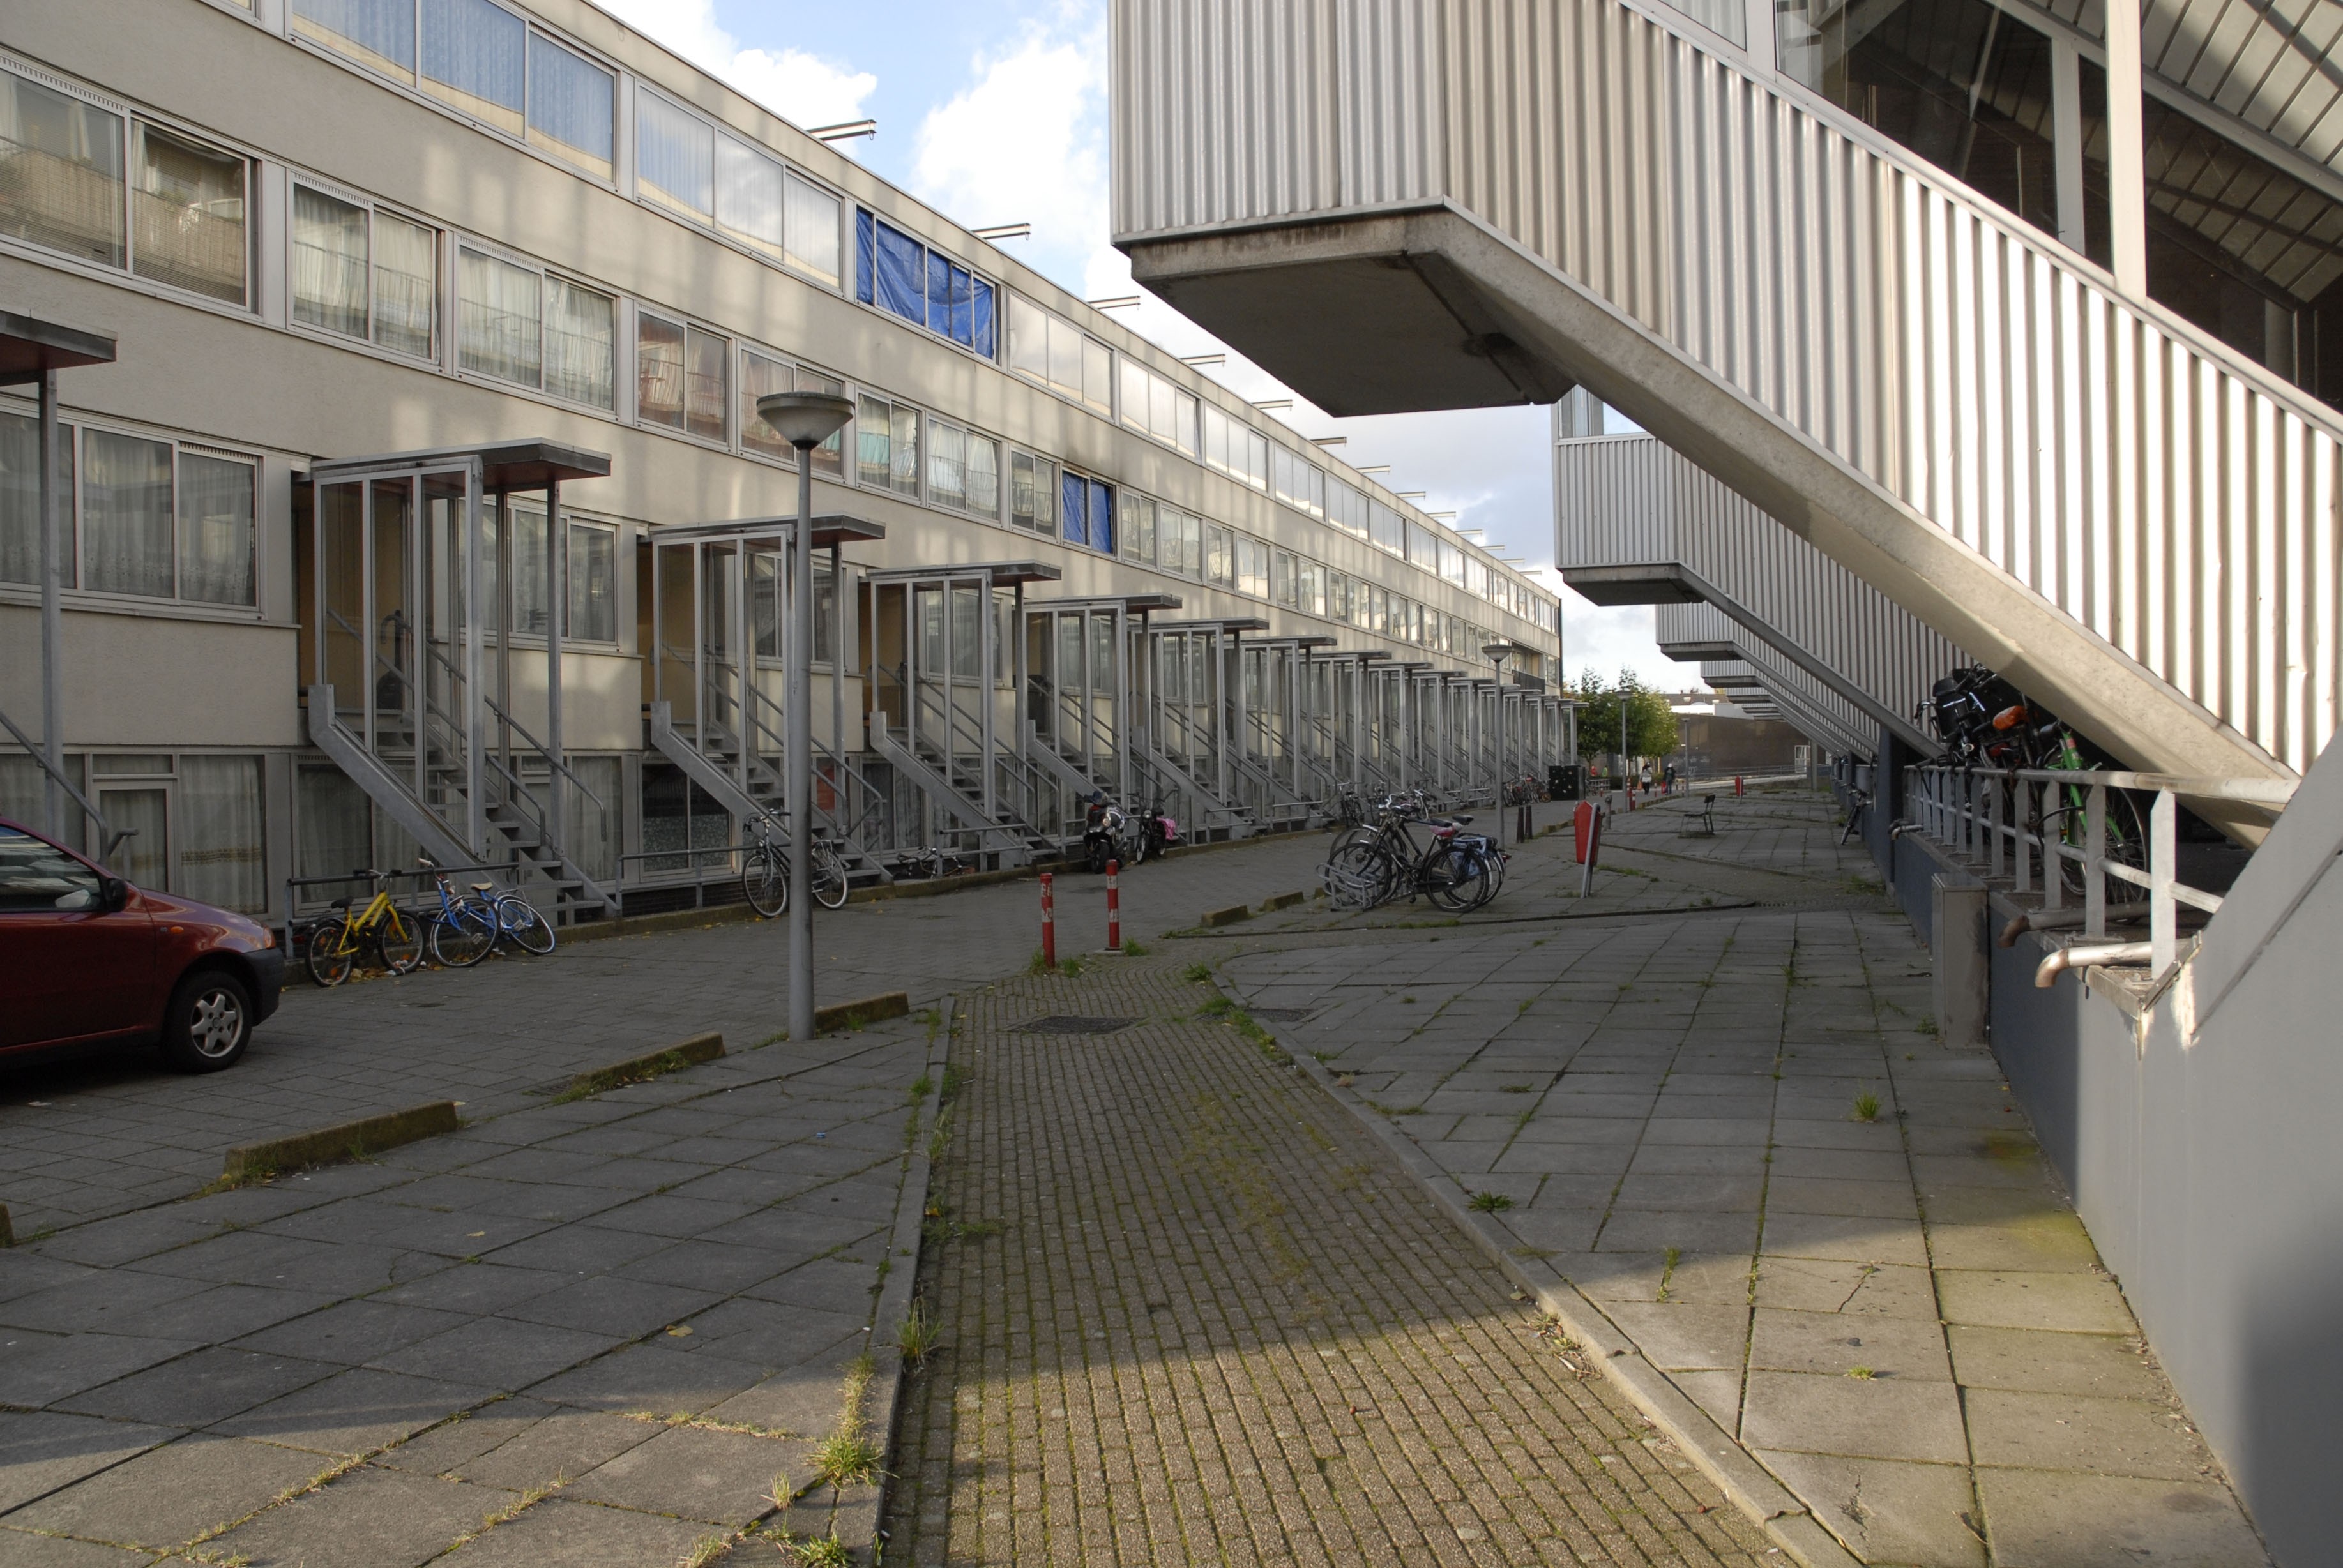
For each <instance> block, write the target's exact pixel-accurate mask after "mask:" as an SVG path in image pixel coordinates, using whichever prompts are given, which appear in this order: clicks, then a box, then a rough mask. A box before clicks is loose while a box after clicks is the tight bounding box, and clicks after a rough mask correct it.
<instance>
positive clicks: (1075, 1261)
mask: <svg viewBox="0 0 2343 1568" xmlns="http://www.w3.org/2000/svg"><path fill="white" fill-rule="evenodd" d="M1195 956H1196V954H1195V952H1194V951H1192V950H1188V949H1187V948H1186V945H1185V944H1183V950H1182V951H1181V952H1180V953H1179V954H1178V955H1177V956H1176V957H1174V958H1154V959H1141V960H1124V962H1123V963H1122V964H1121V965H1117V966H1114V967H1112V968H1111V969H1109V970H1105V971H1102V972H1095V971H1094V972H1093V973H1092V974H1091V975H1090V976H1088V977H1086V978H1083V979H1081V980H1071V981H1069V980H1062V979H1058V978H1054V977H1042V978H1035V979H1027V980H1014V981H1011V982H1007V983H1004V984H1002V985H1000V986H997V987H995V988H993V989H992V990H988V991H984V992H981V993H978V994H976V995H974V996H972V997H970V998H969V999H967V1000H966V1001H965V1002H964V1003H963V1006H964V1009H965V1010H964V1012H963V1014H962V1015H961V1020H960V1026H959V1029H958V1033H957V1037H956V1039H955V1041H954V1045H953V1060H954V1064H955V1067H956V1069H957V1070H958V1071H959V1073H960V1074H961V1075H962V1077H961V1079H960V1089H959V1091H958V1097H957V1100H956V1102H955V1105H954V1109H953V1112H952V1114H953V1118H954V1121H955V1122H956V1124H957V1126H956V1130H955V1131H954V1135H953V1141H952V1144H951V1146H950V1151H949V1152H948V1153H947V1154H946V1156H945V1158H944V1160H943V1161H942V1162H941V1163H940V1166H939V1167H938V1172H937V1179H936V1181H935V1182H934V1183H933V1184H932V1185H931V1187H930V1205H931V1210H940V1211H941V1212H940V1216H939V1217H937V1218H936V1219H934V1220H932V1221H931V1222H930V1245H929V1247H928V1248H927V1252H926V1260H925V1261H924V1263H923V1270H924V1272H923V1276H922V1289H923V1291H924V1292H926V1294H927V1297H928V1299H929V1302H930V1307H931V1309H932V1310H933V1311H934V1312H935V1313H936V1314H937V1316H938V1318H939V1319H940V1323H941V1327H942V1348H941V1349H940V1351H939V1352H937V1354H935V1355H934V1356H933V1357H932V1358H930V1362H929V1363H928V1366H927V1368H926V1369H925V1370H924V1371H923V1372H920V1373H919V1374H918V1376H917V1377H916V1379H915V1381H914V1383H913V1385H912V1389H911V1391H910V1393H909V1394H908V1395H907V1397H906V1401H905V1404H904V1413H903V1416H902V1418H901V1420H900V1424H899V1427H898V1444H899V1446H898V1449H897V1452H896V1461H895V1471H896V1474H897V1476H898V1480H897V1483H896V1484H895V1488H894V1490H893V1492H892V1493H891V1494H890V1503H889V1511H890V1529H891V1532H892V1540H891V1541H890V1544H889V1548H888V1555H889V1560H890V1562H891V1561H896V1560H899V1559H900V1560H901V1561H906V1562H910V1563H917V1564H922V1565H925V1564H933V1563H947V1562H949V1563H1010V1562H1015V1563H1159V1562H1160V1563H1257V1562H1294V1563H1358V1562H1371V1563H1401V1562H1406V1563H1584V1562H1593V1563H1684V1562H1688V1563H1718V1562H1729V1563H1755V1562H1762V1561H1766V1560H1767V1557H1766V1552H1767V1548H1766V1546H1765V1541H1764V1538H1763V1536H1762V1535H1761V1534H1760V1533H1758V1532H1757V1531H1755V1529H1754V1528H1753V1527H1752V1526H1750V1525H1749V1524H1748V1523H1747V1522H1746V1521H1745V1520H1744V1519H1743V1518H1742V1517H1741V1516H1740V1515H1739V1514H1738V1513H1735V1512H1734V1511H1733V1510H1732V1509H1731V1508H1729V1507H1728V1506H1726V1505H1725V1504H1724V1503H1723V1501H1722V1499H1721V1497H1720V1495H1719V1494H1718V1493H1716V1492H1715V1489H1714V1488H1713V1487H1711V1486H1710V1485H1709V1484H1708V1483H1707V1482H1706V1481H1705V1480H1704V1479H1703V1478H1702V1477H1700V1476H1699V1475H1698V1474H1697V1473H1694V1472H1693V1471H1692V1470H1691V1467H1690V1465H1689V1464H1688V1463H1687V1462H1685V1461H1684V1458H1683V1457H1682V1456H1681V1455H1680V1454H1678V1453H1677V1452H1675V1451H1674V1449H1673V1447H1672V1446H1671V1445H1669V1444H1668V1443H1666V1442H1664V1441H1661V1440H1659V1439H1658V1438H1657V1437H1656V1436H1655V1435H1654V1432H1653V1429H1652V1428H1650V1427H1649V1426H1648V1425H1647V1424H1645V1423H1644V1422H1643V1420H1642V1419H1641V1418H1640V1416H1638V1415H1637V1414H1636V1413H1635V1412H1634V1411H1633V1410H1632V1409H1630V1407H1629V1406H1628V1405H1627V1404H1626V1402H1624V1400H1623V1399H1622V1398H1621V1397H1620V1396H1619V1395H1618V1394H1617V1393H1616V1392H1614V1390H1613V1389H1612V1388H1611V1387H1610V1386H1609V1385H1608V1384H1607V1383H1606V1382H1604V1380H1603V1379H1602V1378H1601V1377H1600V1375H1599V1374H1597V1375H1594V1376H1587V1375H1584V1372H1583V1371H1582V1370H1581V1369H1580V1368H1579V1367H1578V1365H1577V1364H1576V1363H1574V1361H1573V1360H1571V1359H1569V1358H1568V1357H1566V1356H1565V1354H1564V1352H1563V1350H1562V1349H1561V1348H1560V1347H1559V1346H1558V1345H1557V1344H1556V1343H1554V1342H1553V1341H1552V1340H1551V1339H1549V1338H1545V1337H1543V1336H1542V1334H1541V1330H1540V1325H1539V1324H1538V1323H1537V1322H1535V1321H1534V1318H1533V1317H1532V1316H1531V1315H1530V1313H1529V1312H1528V1310H1527V1309H1525V1308H1523V1306H1521V1305H1520V1304H1518V1303H1517V1302H1515V1301H1513V1300H1512V1299H1511V1296H1512V1292H1511V1291H1510V1290H1509V1288H1508V1286H1507V1284H1506V1282H1505V1281H1504V1279H1503V1275H1502V1274H1501V1273H1499V1271H1497V1270H1495V1269H1494V1268H1493V1267H1492V1266H1491V1265H1490V1264H1489V1263H1488V1262H1487V1261H1486V1260H1485V1259H1484V1258H1483V1257H1482V1256H1481V1255H1480V1254H1479V1253H1477V1252H1475V1251H1473V1249H1472V1248H1471V1247H1470V1245H1469V1244H1468V1243H1467V1242H1466V1241H1465V1240H1464V1239H1463V1237H1461V1236H1460V1235H1459V1234H1458V1233H1457V1231H1456V1230H1455V1228H1454V1226H1453V1224H1451V1223H1450V1222H1448V1221H1445V1220H1444V1219H1443V1218H1442V1217H1441V1216H1440V1214H1439V1213H1438V1211H1436V1210H1435V1209H1434V1208H1433V1206H1432V1205H1431V1204H1430V1203H1429V1202H1428V1201H1425V1199H1424V1197H1423V1194H1422V1193H1421V1192H1420V1191H1418V1190H1417V1189H1416V1188H1415V1187H1414V1186H1413V1183H1412V1182H1411V1181H1410V1180H1409V1179H1408V1178H1407V1177H1406V1175H1405V1174H1404V1173H1403V1171H1401V1170H1400V1169H1399V1168H1398V1167H1397V1166H1396V1165H1395V1164H1394V1163H1393V1161H1391V1159H1390V1157H1389V1155H1388V1154H1386V1153H1385V1152H1383V1151H1382V1150H1380V1149H1379V1148H1378V1147H1377V1146H1376V1145H1375V1143H1374V1142H1373V1141H1372V1139H1370V1138H1369V1137H1368V1136H1367V1135H1366V1134H1365V1133H1364V1132H1363V1131H1362V1130H1361V1129H1360V1128H1359V1127H1358V1126H1357V1124H1356V1123H1355V1122H1354V1121H1353V1120H1352V1119H1351V1118H1350V1117H1348V1116H1347V1115H1346V1114H1345V1113H1344V1112H1343V1111H1342V1110H1341V1109H1340V1108H1339V1107H1338V1106H1336V1105H1334V1104H1333V1103H1332V1102H1331V1101H1328V1100H1327V1099H1326V1098H1325V1096H1324V1095H1323V1094H1322V1093H1321V1092H1320V1091H1317V1090H1316V1089H1315V1088H1314V1087H1312V1085H1310V1084H1309V1083H1308V1081H1306V1080H1305V1079H1304V1078H1303V1077H1302V1075H1301V1074H1300V1073H1299V1072H1298V1070H1296V1069H1294V1068H1293V1067H1292V1066H1291V1065H1290V1064H1289V1065H1279V1064H1278V1063H1277V1062H1275V1061H1273V1060H1271V1056H1270V1054H1269V1053H1266V1052H1265V1051H1264V1050H1262V1049H1260V1048H1258V1047H1256V1045H1254V1044H1253V1043H1251V1042H1249V1041H1248V1040H1247V1039H1246V1038H1244V1037H1243V1036H1242V1034H1240V1033H1239V1032H1238V1031H1237V1030H1235V1029H1233V1028H1232V1027H1231V1026H1230V1025H1228V1024H1227V1023H1225V1022H1222V1021H1220V1020H1217V1019H1216V1018H1213V1017H1211V1016H1199V1014H1198V1009H1199V1008H1200V1006H1202V1005H1203V1004H1205V1003H1208V1002H1210V1001H1212V1000H1214V999H1215V998H1216V996H1217V993H1216V992H1214V991H1213V990H1211V989H1210V988H1209V987H1208V986H1205V985H1202V984H1199V983H1195V982H1192V981H1187V980H1182V979H1180V978H1178V975H1177V973H1176V972H1175V971H1176V968H1177V966H1179V965H1182V964H1185V963H1187V962H1188V961H1189V960H1192V959H1193V958H1194V957H1195ZM1054 1013H1071V1014H1091V1015H1108V1016H1113V1017H1121V1018H1130V1019H1136V1020H1140V1021H1139V1022H1138V1023H1137V1024H1136V1025H1135V1026H1134V1027H1131V1028H1128V1029H1125V1030H1121V1031H1119V1032H1116V1033H1111V1034H1105V1035H1098V1036H1063V1035H1051V1034H1041V1033H1033V1032H1022V1031H1019V1030H1017V1028H1016V1026H1017V1025H1018V1024H1020V1023H1021V1022H1023V1021H1026V1020H1031V1019H1032V1018H1034V1017H1035V1016H1037V1015H1041V1014H1054ZM996 1227H997V1231H996V1230H995V1228H996ZM1771 1561H1775V1562H1779V1561H1781V1559H1780V1558H1779V1557H1778V1556H1775V1557H1773V1558H1772V1559H1771Z"/></svg>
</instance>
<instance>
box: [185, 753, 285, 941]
mask: <svg viewBox="0 0 2343 1568" xmlns="http://www.w3.org/2000/svg"><path fill="white" fill-rule="evenodd" d="M178 796H179V800H178V805H179V885H178V891H180V892H182V893H185V894H186V896H187V897H189V898H191V899H200V900H203V901H204V902H205V903H206V904H216V905H218V906H219V907H220V908H221V909H224V910H245V911H246V912H247V913H253V914H257V913H260V912H262V911H264V910H266V909H267V908H268V835H267V831H266V824H265V822H264V820H263V810H262V806H261V793H260V759H259V758H257V757H182V758H180V759H179V789H178Z"/></svg>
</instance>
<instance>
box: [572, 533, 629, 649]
mask: <svg viewBox="0 0 2343 1568" xmlns="http://www.w3.org/2000/svg"><path fill="white" fill-rule="evenodd" d="M563 631H564V633H565V635H567V636H569V637H574V638H577V639H578V641H580V642H616V641H618V530H616V529H615V528H594V527H591V526H588V525H587V524H584V523H572V524H570V525H569V624H568V626H567V627H565V628H563Z"/></svg>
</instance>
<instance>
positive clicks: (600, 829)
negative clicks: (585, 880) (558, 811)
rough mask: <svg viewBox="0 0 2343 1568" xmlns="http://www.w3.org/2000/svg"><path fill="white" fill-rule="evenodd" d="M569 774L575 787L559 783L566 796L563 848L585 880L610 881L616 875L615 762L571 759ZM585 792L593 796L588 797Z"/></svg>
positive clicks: (616, 783) (597, 759)
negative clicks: (576, 864) (566, 807)
mask: <svg viewBox="0 0 2343 1568" xmlns="http://www.w3.org/2000/svg"><path fill="white" fill-rule="evenodd" d="M569 770H570V771H571V772H572V773H574V774H576V775H577V776H578V783H572V782H570V781H569V780H568V779H563V780H562V788H563V789H567V790H568V792H569V799H568V812H567V816H568V829H567V831H566V832H565V833H564V835H563V836H564V838H566V839H568V842H567V843H566V844H564V845H563V848H564V849H568V851H569V853H570V855H571V857H572V858H574V859H576V860H577V862H578V869H579V870H582V871H584V872H585V873H586V874H587V875H588V876H589V877H592V878H594V879H597V880H598V881H606V882H607V881H610V880H613V879H616V878H617V876H618V759H617V758H615V757H572V758H571V759H569ZM581 784H582V785H583V788H580V785H581ZM588 789H591V790H592V791H593V792H594V793H593V794H592V795H588V793H587V792H586V791H587V790H588ZM597 797H598V799H597Z"/></svg>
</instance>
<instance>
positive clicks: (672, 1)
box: [602, 0, 879, 149]
mask: <svg viewBox="0 0 2343 1568" xmlns="http://www.w3.org/2000/svg"><path fill="white" fill-rule="evenodd" d="M602 4H603V5H607V6H608V9H609V10H610V12H611V13H612V14H613V15H616V16H617V17H618V19H619V20H620V21H622V22H625V23H627V24H628V25H629V26H632V27H634V28H636V29H638V30H639V31H640V32H642V33H643V34H644V35H647V36H649V37H650V38H653V39H656V40H657V41H658V42H659V43H660V44H663V45H666V46H667V47H669V48H670V49H672V50H674V51H675V52H676V53H677V54H679V55H682V56H683V57H684V58H685V59H687V60H689V61H690V62H691V63H692V64H693V65H698V66H699V67H700V68H701V69H703V70H706V71H709V72H711V73H713V74H714V75H719V76H721V77H723V78H724V80H725V81H727V82H729V84H731V85H733V86H734V87H736V88H738V89H739V91H741V92H742V93H745V94H746V95H749V97H751V98H754V99H756V100H757V101H758V102H759V103H760V104H762V105H764V106H766V107H767V108H769V109H770V110H772V111H773V112H774V113H775V114H777V115H779V116H781V117H782V118H783V119H785V120H789V121H790V122H792V123H793V124H796V125H799V126H834V125H837V124H838V123H839V122H840V121H841V120H856V119H860V118H861V117H862V101H863V100H864V99H865V98H868V97H869V96H870V95H871V94H872V93H873V92H875V91H876V90H877V89H878V86H879V78H878V77H876V76H874V75H871V74H870V72H868V71H857V70H855V69H854V68H853V67H852V66H851V65H842V64H839V63H836V62H832V61H829V60H824V59H821V58H820V57H818V56H816V55H808V54H805V53H803V52H801V51H799V50H797V49H783V50H781V51H780V52H779V54H775V53H773V52H772V51H770V50H767V49H744V48H742V47H741V46H740V41H739V39H738V38H735V37H734V36H732V35H731V34H729V33H728V32H726V31H725V30H724V28H723V27H722V26H720V25H719V24H718V23H717V20H716V7H715V5H714V0H602ZM840 145H841V146H844V147H846V148H848V149H851V147H852V146H853V144H852V143H842V144H840Z"/></svg>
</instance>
